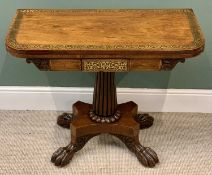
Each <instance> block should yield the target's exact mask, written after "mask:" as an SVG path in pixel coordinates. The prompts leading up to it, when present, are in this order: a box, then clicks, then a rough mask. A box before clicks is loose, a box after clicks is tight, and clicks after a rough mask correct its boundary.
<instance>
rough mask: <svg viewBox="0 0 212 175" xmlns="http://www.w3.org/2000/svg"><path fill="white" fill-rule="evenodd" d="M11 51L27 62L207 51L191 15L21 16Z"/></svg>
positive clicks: (13, 27) (150, 12) (52, 13)
mask: <svg viewBox="0 0 212 175" xmlns="http://www.w3.org/2000/svg"><path fill="white" fill-rule="evenodd" d="M6 47H7V50H8V51H9V52H10V53H11V54H13V55H15V56H16V57H23V58H58V59H59V58H74V59H78V58H79V59H82V58H98V59H100V58H106V59H107V58H112V59H113V58H135V59H136V58H138V59H141V58H150V59H157V58H159V59H161V58H171V59H175V58H176V59H179V58H189V57H193V56H195V55H197V54H199V53H200V52H201V51H202V50H203V48H204V38H203V35H202V33H201V30H200V27H199V25H198V23H197V20H196V17H195V15H194V13H193V11H192V10H191V9H164V10H162V9H153V10H150V9H146V10H142V9H137V10H109V9H108V10H106V9H104V10H76V9H75V10H73V9H69V10H56V9H55V10H53V9H49V10H41V9H39V10H36V9H20V10H17V14H16V17H15V18H14V21H13V24H12V25H11V28H10V31H9V33H8V36H7V39H6Z"/></svg>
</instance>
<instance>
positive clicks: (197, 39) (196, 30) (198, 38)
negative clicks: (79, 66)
mask: <svg viewBox="0 0 212 175" xmlns="http://www.w3.org/2000/svg"><path fill="white" fill-rule="evenodd" d="M135 10H136V9H135ZM145 10H148V9H145ZM67 11H70V12H79V11H81V12H82V11H84V12H96V13H98V12H110V11H118V12H122V13H127V12H130V11H133V9H132V10H130V9H128V10H125V9H124V10H112V9H111V10H108V9H107V10H106V9H102V10H101V9H95V10H94V9H92V10H91V9H90V10H89V9H88V10H84V9H83V10H82V9H78V10H77V9H67V10H59V9H49V10H48V9H46V10H44V9H21V10H18V11H17V14H16V18H15V19H14V21H13V24H12V25H11V27H10V31H9V34H8V36H7V45H8V46H9V47H11V48H13V49H17V50H148V49H150V50H152V49H171V50H174V49H194V48H198V47H201V46H202V45H203V43H204V37H203V35H202V33H201V30H200V27H199V25H198V24H197V20H196V18H195V16H194V13H193V11H192V10H190V9H166V10H163V9H149V11H152V12H154V13H161V12H164V11H166V12H170V13H173V12H179V13H185V14H186V15H187V17H188V20H189V23H190V26H191V29H192V35H193V37H194V41H193V43H191V44H188V45H151V44H147V45H48V44H46V45H44V44H19V43H17V42H16V31H17V28H18V26H19V23H20V21H21V18H22V17H23V15H24V14H28V13H47V14H48V13H51V14H56V13H64V12H67ZM93 15H95V13H94V14H93Z"/></svg>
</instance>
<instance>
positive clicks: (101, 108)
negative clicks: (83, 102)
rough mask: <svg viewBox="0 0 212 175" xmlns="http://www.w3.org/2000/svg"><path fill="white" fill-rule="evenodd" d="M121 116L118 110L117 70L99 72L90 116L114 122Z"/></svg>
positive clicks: (98, 119) (95, 119) (102, 121)
mask: <svg viewBox="0 0 212 175" xmlns="http://www.w3.org/2000/svg"><path fill="white" fill-rule="evenodd" d="M120 116H121V115H120V112H119V111H117V95H116V84H115V72H97V73H96V82H95V86H94V93H93V109H92V110H91V111H90V118H91V119H92V120H94V121H96V122H101V123H104V122H107V123H112V122H115V121H117V120H118V119H119V118H120Z"/></svg>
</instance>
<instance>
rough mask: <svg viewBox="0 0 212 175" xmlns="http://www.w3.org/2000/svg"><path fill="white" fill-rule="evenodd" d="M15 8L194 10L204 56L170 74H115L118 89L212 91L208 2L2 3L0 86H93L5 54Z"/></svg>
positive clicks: (211, 6) (86, 77)
mask: <svg viewBox="0 0 212 175" xmlns="http://www.w3.org/2000/svg"><path fill="white" fill-rule="evenodd" d="M18 8H193V9H194V10H195V13H196V15H197V16H198V18H199V21H200V24H201V26H202V29H203V31H204V33H205V38H206V49H205V52H204V53H203V54H202V55H201V56H198V57H197V58H196V59H191V60H189V61H187V62H186V63H184V64H178V65H177V67H176V68H175V69H174V70H173V71H171V72H130V73H118V74H117V77H116V80H117V84H118V86H119V87H135V88H180V89H186V88H188V89H190V88H192V89H212V22H211V21H212V12H211V11H212V1H211V0H160V1H159V0H1V2H0V86H71V87H79V86H83V87H86V86H93V83H94V73H83V72H41V71H39V70H37V69H36V68H35V67H34V65H32V64H29V65H28V64H26V63H25V60H24V59H17V58H14V57H12V56H11V55H9V54H8V53H7V52H6V51H5V46H4V39H5V36H6V33H7V30H8V26H9V25H10V23H11V20H12V18H13V16H14V15H15V11H16V9H18Z"/></svg>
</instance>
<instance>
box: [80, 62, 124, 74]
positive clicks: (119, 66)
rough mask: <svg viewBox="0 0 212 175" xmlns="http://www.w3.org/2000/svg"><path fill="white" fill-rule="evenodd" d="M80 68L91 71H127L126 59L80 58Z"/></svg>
mask: <svg viewBox="0 0 212 175" xmlns="http://www.w3.org/2000/svg"><path fill="white" fill-rule="evenodd" d="M82 70H83V71H91V72H99V71H104V72H124V71H128V60H121V59H114V60H103V59H102V60H92V59H84V60H82Z"/></svg>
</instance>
